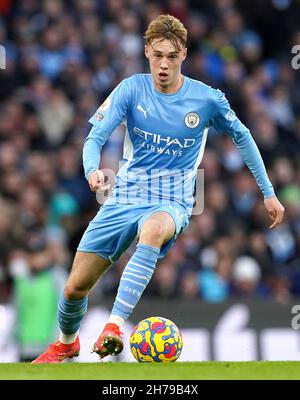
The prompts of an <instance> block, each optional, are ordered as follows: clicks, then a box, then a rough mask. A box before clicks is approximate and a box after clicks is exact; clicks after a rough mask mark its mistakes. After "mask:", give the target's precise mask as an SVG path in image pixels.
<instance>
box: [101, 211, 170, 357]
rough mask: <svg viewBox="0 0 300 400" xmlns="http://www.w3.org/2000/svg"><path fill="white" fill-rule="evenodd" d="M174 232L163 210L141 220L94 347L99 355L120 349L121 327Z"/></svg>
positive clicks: (113, 353)
mask: <svg viewBox="0 0 300 400" xmlns="http://www.w3.org/2000/svg"><path fill="white" fill-rule="evenodd" d="M175 232H176V224H175V222H174V219H173V218H172V217H171V215H170V214H168V213H166V212H155V213H153V214H151V215H150V216H149V218H147V219H146V220H145V221H144V222H143V224H142V227H141V230H140V234H139V242H138V244H137V247H136V251H135V253H134V254H133V256H132V257H131V259H130V260H129V262H128V263H127V265H126V267H125V269H124V271H123V274H122V277H121V280H120V284H119V288H118V293H117V296H116V299H115V303H114V306H113V309H112V313H111V317H110V319H109V321H108V324H106V326H105V327H104V330H103V332H102V333H101V335H100V336H99V338H98V340H97V342H96V343H95V344H94V347H93V351H94V352H96V353H97V354H99V356H100V357H101V358H103V357H105V356H106V355H108V354H111V355H116V354H118V353H120V352H121V351H122V349H123V343H122V334H121V332H120V329H121V327H122V325H123V323H124V322H125V321H126V320H127V319H128V317H129V316H130V314H131V313H132V311H133V310H134V308H135V306H136V304H137V303H138V301H139V299H140V297H141V295H142V293H143V292H144V290H145V288H146V286H147V285H148V283H149V281H150V279H151V277H152V274H153V272H154V270H155V267H156V263H157V259H158V256H159V254H160V249H161V246H162V245H163V244H164V243H167V242H168V241H170V240H171V239H172V237H173V236H174V234H175Z"/></svg>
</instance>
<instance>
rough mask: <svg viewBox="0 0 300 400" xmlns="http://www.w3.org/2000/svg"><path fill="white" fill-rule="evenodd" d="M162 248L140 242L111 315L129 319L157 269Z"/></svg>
mask: <svg viewBox="0 0 300 400" xmlns="http://www.w3.org/2000/svg"><path fill="white" fill-rule="evenodd" d="M159 253H160V249H159V248H157V247H152V246H148V245H146V244H142V243H138V244H137V246H136V251H135V253H134V254H133V256H132V257H131V259H130V260H129V261H128V263H127V265H126V267H125V268H124V271H123V274H122V276H121V280H120V284H119V288H118V293H117V297H116V300H115V302H114V306H113V309H112V312H111V315H117V316H119V317H122V318H123V319H125V320H127V319H128V317H129V316H130V314H131V313H132V311H133V310H134V308H135V306H136V305H137V303H138V301H139V299H140V297H141V295H142V293H143V292H144V290H145V288H146V286H147V285H148V283H149V281H150V279H151V277H152V274H153V272H154V270H155V267H156V263H157V259H158V255H159Z"/></svg>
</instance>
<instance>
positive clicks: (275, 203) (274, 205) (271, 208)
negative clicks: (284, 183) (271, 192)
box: [264, 196, 284, 229]
mask: <svg viewBox="0 0 300 400" xmlns="http://www.w3.org/2000/svg"><path fill="white" fill-rule="evenodd" d="M264 204H265V208H266V210H267V212H268V214H269V217H270V218H271V220H272V221H273V223H272V225H270V226H269V229H272V228H275V227H276V226H277V225H279V224H280V223H281V222H282V220H283V216H284V207H283V205H282V204H281V203H280V201H279V200H278V199H277V197H276V196H273V197H268V198H267V199H264Z"/></svg>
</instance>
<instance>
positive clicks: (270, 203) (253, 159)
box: [212, 90, 284, 228]
mask: <svg viewBox="0 0 300 400" xmlns="http://www.w3.org/2000/svg"><path fill="white" fill-rule="evenodd" d="M215 92H216V107H215V114H214V117H213V119H212V125H213V126H214V127H215V129H216V130H217V131H218V132H221V133H227V134H228V135H230V136H231V138H232V140H233V142H234V144H235V145H236V147H237V148H238V150H239V152H240V154H241V157H242V159H243V161H244V162H245V164H246V165H247V166H248V168H249V170H250V171H251V173H252V174H253V176H254V178H255V180H256V183H257V185H258V187H259V188H260V190H261V192H262V193H263V196H264V205H265V208H266V210H267V212H268V214H269V217H270V218H271V220H272V224H271V225H270V228H275V227H276V226H277V225H279V224H280V223H281V222H282V220H283V216H284V207H283V206H282V204H281V203H280V201H279V200H278V198H277V197H276V195H275V192H274V188H273V186H272V183H271V182H270V180H269V177H268V174H267V172H266V168H265V165H264V162H263V159H262V157H261V154H260V152H259V149H258V147H257V145H256V143H255V141H254V139H253V137H252V135H251V133H250V132H249V129H247V128H246V126H245V125H243V124H242V122H241V121H240V120H239V119H238V118H237V116H236V114H235V112H234V111H233V110H232V109H231V108H230V105H229V103H228V101H227V99H226V98H225V96H224V94H223V93H222V92H221V91H219V90H216V91H215Z"/></svg>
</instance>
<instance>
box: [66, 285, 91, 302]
mask: <svg viewBox="0 0 300 400" xmlns="http://www.w3.org/2000/svg"><path fill="white" fill-rule="evenodd" d="M87 294H88V290H87V289H83V288H80V287H78V286H76V285H75V284H73V283H67V284H66V286H65V289H64V297H65V298H66V299H67V300H81V299H83V298H84V297H85V296H87Z"/></svg>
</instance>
